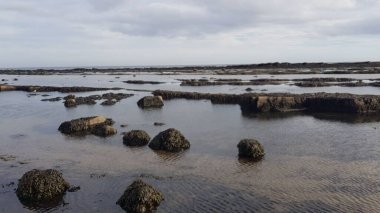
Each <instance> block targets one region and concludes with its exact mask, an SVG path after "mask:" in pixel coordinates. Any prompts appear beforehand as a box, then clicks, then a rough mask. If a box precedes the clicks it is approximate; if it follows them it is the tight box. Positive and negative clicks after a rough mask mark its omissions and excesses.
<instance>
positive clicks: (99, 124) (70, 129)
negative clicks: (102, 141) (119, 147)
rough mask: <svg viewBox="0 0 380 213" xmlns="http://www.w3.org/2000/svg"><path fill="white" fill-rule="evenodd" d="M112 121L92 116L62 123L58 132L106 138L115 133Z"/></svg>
mask: <svg viewBox="0 0 380 213" xmlns="http://www.w3.org/2000/svg"><path fill="white" fill-rule="evenodd" d="M113 124H114V121H112V119H109V118H106V117H104V116H94V117H85V118H79V119H74V120H71V121H65V122H63V123H62V124H61V125H60V126H59V128H58V130H59V131H60V132H62V133H63V134H67V135H85V134H93V135H96V136H100V137H107V136H111V135H115V134H116V133H117V130H116V128H114V127H112V125H113Z"/></svg>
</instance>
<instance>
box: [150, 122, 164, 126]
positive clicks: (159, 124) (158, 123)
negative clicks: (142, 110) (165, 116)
mask: <svg viewBox="0 0 380 213" xmlns="http://www.w3.org/2000/svg"><path fill="white" fill-rule="evenodd" d="M153 125H155V126H164V125H165V123H161V122H154V123H153Z"/></svg>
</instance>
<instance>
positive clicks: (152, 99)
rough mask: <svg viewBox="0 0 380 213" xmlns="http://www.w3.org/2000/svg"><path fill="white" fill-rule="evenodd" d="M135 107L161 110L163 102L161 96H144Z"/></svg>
mask: <svg viewBox="0 0 380 213" xmlns="http://www.w3.org/2000/svg"><path fill="white" fill-rule="evenodd" d="M137 105H138V106H139V107H141V108H161V107H162V106H164V101H163V99H162V97H161V96H146V97H143V98H141V99H140V100H139V101H138V102H137Z"/></svg>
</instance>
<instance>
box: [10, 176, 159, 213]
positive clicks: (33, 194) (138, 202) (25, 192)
mask: <svg viewBox="0 0 380 213" xmlns="http://www.w3.org/2000/svg"><path fill="white" fill-rule="evenodd" d="M78 190H80V187H79V186H70V184H69V183H68V182H67V181H66V180H65V179H64V178H63V176H62V173H61V172H59V171H57V170H54V169H47V170H38V169H33V170H31V171H28V172H26V173H25V174H24V175H23V176H22V177H21V179H20V180H19V182H18V187H17V189H16V195H17V197H18V198H19V200H20V202H21V203H23V204H24V205H26V206H32V207H44V206H56V205H59V204H60V203H62V200H63V196H64V195H65V194H66V192H76V191H78ZM162 201H164V195H163V194H162V193H161V192H160V191H158V190H157V189H155V188H154V187H153V186H151V185H149V184H146V183H144V182H143V181H142V180H139V179H138V180H135V181H134V182H133V183H132V184H131V185H129V186H128V187H127V189H126V190H125V191H124V193H123V194H122V195H121V197H120V198H119V199H118V200H117V202H116V204H117V205H119V206H120V207H121V208H122V209H124V210H125V211H126V212H136V213H146V212H154V211H155V210H156V209H157V208H158V206H159V205H160V204H161V202H162Z"/></svg>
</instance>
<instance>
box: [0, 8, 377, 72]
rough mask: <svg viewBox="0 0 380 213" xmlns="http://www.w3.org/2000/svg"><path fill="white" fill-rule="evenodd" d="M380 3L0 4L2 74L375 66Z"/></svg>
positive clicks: (0, 61)
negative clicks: (278, 65) (50, 70)
mask: <svg viewBox="0 0 380 213" xmlns="http://www.w3.org/2000/svg"><path fill="white" fill-rule="evenodd" d="M379 11H380V0H186V1H182V0H0V67H2V68H18V67H20V68H21V67H72V66H77V67H79V66H153V65H205V64H207V65H210V64H249V63H266V62H322V61H323V62H349V61H380V12H379Z"/></svg>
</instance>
